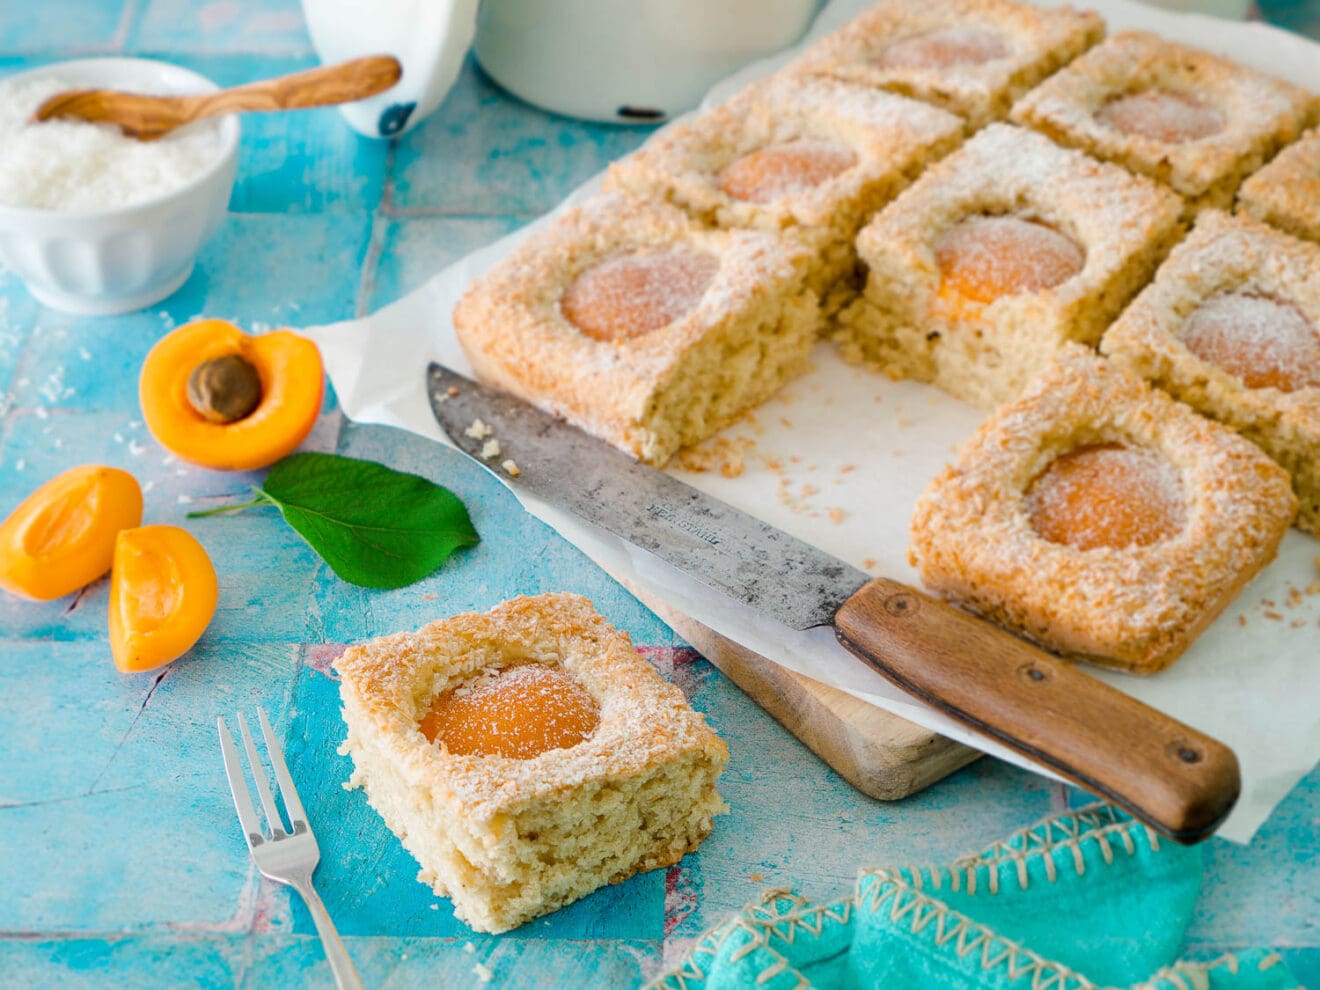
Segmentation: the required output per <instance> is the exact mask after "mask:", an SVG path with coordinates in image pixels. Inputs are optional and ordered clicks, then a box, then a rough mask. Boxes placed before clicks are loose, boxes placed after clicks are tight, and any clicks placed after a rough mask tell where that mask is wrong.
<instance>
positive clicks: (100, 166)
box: [0, 76, 222, 213]
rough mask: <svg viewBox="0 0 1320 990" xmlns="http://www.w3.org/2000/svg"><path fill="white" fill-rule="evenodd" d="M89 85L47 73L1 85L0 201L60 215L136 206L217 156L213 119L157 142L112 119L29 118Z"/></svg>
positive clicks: (176, 185)
mask: <svg viewBox="0 0 1320 990" xmlns="http://www.w3.org/2000/svg"><path fill="white" fill-rule="evenodd" d="M87 88H89V84H87V83H71V82H69V81H67V80H61V79H58V78H53V77H50V76H46V77H42V78H39V79H30V80H24V79H19V80H15V81H12V82H8V83H4V82H0V205H5V206H17V207H26V208H29V209H38V210H51V211H55V212H61V213H84V212H91V211H95V210H109V209H114V208H116V207H121V206H131V205H133V204H136V203H143V202H146V201H148V200H153V199H159V198H160V197H162V196H165V195H168V194H169V193H171V192H174V191H175V190H176V189H181V188H183V187H184V186H186V185H188V183H190V182H192V181H193V180H194V179H196V178H197V177H198V176H200V175H202V174H203V173H204V172H206V171H207V170H208V169H210V168H211V167H212V166H213V165H214V164H215V163H216V161H217V159H218V158H219V157H220V154H221V146H222V136H221V133H220V124H219V121H216V120H204V121H198V122H197V123H195V124H189V125H188V126H187V127H181V128H179V129H178V130H176V131H174V132H172V133H170V134H168V135H166V136H165V137H163V138H161V139H160V140H158V141H138V140H137V139H135V138H130V137H126V136H125V135H124V134H123V133H122V132H121V131H120V130H119V128H117V127H114V126H112V125H109V124H88V123H84V122H81V121H73V120H48V121H45V122H44V123H40V124H35V123H32V122H31V118H32V114H33V113H34V112H35V111H36V109H37V107H39V106H40V105H41V104H42V103H43V102H44V101H45V100H47V99H48V98H49V97H51V96H54V95H55V94H56V93H60V92H63V91H65V90H68V89H87ZM135 88H139V89H140V87H135Z"/></svg>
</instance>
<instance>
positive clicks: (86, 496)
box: [0, 464, 142, 601]
mask: <svg viewBox="0 0 1320 990" xmlns="http://www.w3.org/2000/svg"><path fill="white" fill-rule="evenodd" d="M140 522H142V489H141V488H139V487H138V483H137V479H136V478H134V477H133V476H132V475H131V474H129V473H128V472H127V471H120V470H119V469H118V468H112V467H102V466H101V465H99V464H84V465H83V466H81V467H76V468H72V469H71V470H68V471H65V472H64V473H63V474H60V475H57V476H56V477H54V478H52V479H51V480H50V481H48V482H46V483H45V484H44V485H42V486H41V487H40V488H38V489H37V490H36V491H34V492H33V493H32V494H31V495H29V496H28V497H27V498H26V499H24V500H23V502H22V503H21V504H20V505H19V506H18V508H17V509H15V510H14V511H13V512H12V513H11V514H10V516H9V518H8V519H6V520H5V521H4V522H3V523H0V588H4V589H5V590H6V591H10V592H13V593H14V594H16V595H21V596H23V597H24V598H32V599H36V600H37V601H49V600H50V599H52V598H59V597H61V596H63V595H67V594H69V593H70V592H72V591H77V590H78V589H79V588H81V587H83V586H84V585H87V584H91V583H92V582H93V581H95V580H96V579H97V578H99V577H100V576H101V575H102V574H105V573H106V572H107V571H108V570H110V563H111V561H112V560H113V558H114V553H115V535H116V534H117V533H118V532H119V531H120V530H121V529H128V528H130V527H133V526H136V525H138V523H140Z"/></svg>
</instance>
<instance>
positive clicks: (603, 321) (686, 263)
mask: <svg viewBox="0 0 1320 990" xmlns="http://www.w3.org/2000/svg"><path fill="white" fill-rule="evenodd" d="M718 270H719V260H718V259H717V258H715V257H714V256H713V255H710V254H707V253H705V252H698V251H691V250H687V249H673V250H669V251H637V252H625V253H619V254H614V255H611V256H610V257H607V258H605V259H604V260H603V261H600V262H597V263H596V264H595V265H593V266H591V267H590V268H588V269H587V270H586V271H585V272H583V273H582V274H581V275H579V276H578V277H577V279H576V280H575V281H574V282H573V284H572V285H570V286H569V287H568V289H567V291H565V292H564V297H563V301H562V303H561V306H562V307H563V311H564V316H565V317H567V318H568V320H569V322H571V323H572V324H573V325H574V326H576V327H577V328H578V329H579V330H581V331H582V332H583V333H585V334H586V335H587V336H589V337H593V338H595V339H596V340H623V339H628V338H630V337H640V336H642V335H644V334H648V333H650V332H651V331H652V330H659V329H660V328H661V327H666V326H668V325H669V324H671V323H673V322H674V321H675V320H678V319H680V318H681V317H683V316H685V315H687V313H688V312H690V311H691V310H692V309H693V308H695V307H696V305H697V304H698V303H699V302H700V301H701V297H702V296H703V295H705V293H706V289H707V288H708V287H709V286H710V283H711V281H712V280H713V279H714V278H715V273H716V272H717V271H718Z"/></svg>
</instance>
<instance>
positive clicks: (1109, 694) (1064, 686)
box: [834, 578, 1241, 842]
mask: <svg viewBox="0 0 1320 990" xmlns="http://www.w3.org/2000/svg"><path fill="white" fill-rule="evenodd" d="M834 625H835V631H836V633H837V635H838V637H839V641H840V642H841V643H842V644H843V645H844V646H845V647H847V649H849V650H850V651H851V652H853V653H854V654H856V655H857V656H858V657H860V658H861V659H862V660H865V661H866V662H867V663H868V664H870V665H871V666H872V667H874V668H875V669H876V670H877V671H879V672H880V673H881V674H883V675H884V676H885V677H887V678H888V679H889V680H891V681H893V682H894V683H895V684H897V685H898V686H899V687H901V688H903V689H904V690H905V691H908V692H909V693H911V694H914V695H916V696H918V697H920V698H921V699H923V700H924V701H927V702H929V703H930V704H931V705H934V706H935V707H937V708H939V709H940V710H942V711H944V712H945V713H946V714H948V715H949V716H951V717H952V718H955V719H957V720H958V721H960V722H963V723H965V724H967V725H970V726H972V727H973V728H975V729H977V730H978V731H982V732H986V733H988V734H990V735H992V736H994V737H995V738H997V739H998V740H999V741H1000V742H1002V743H1004V744H1005V745H1007V746H1009V747H1010V748H1012V749H1015V750H1017V751H1018V752H1019V753H1022V754H1023V755H1025V756H1028V757H1030V758H1031V759H1033V760H1036V761H1038V762H1040V763H1043V764H1045V765H1046V766H1048V767H1050V768H1051V769H1053V770H1055V771H1056V772H1057V773H1059V774H1060V775H1061V776H1063V777H1066V778H1067V779H1069V780H1071V781H1073V782H1074V783H1076V784H1078V785H1079V786H1081V787H1083V788H1085V789H1086V790H1088V791H1091V792H1092V793H1095V794H1098V795H1101V796H1103V797H1105V798H1107V799H1109V800H1111V801H1114V802H1115V803H1117V804H1119V805H1122V806H1123V807H1125V808H1127V809H1128V810H1130V811H1132V812H1133V813H1134V814H1135V815H1137V816H1138V817H1139V818H1142V819H1143V820H1145V821H1147V822H1149V823H1150V824H1151V825H1153V826H1154V827H1155V828H1157V829H1159V830H1160V831H1161V832H1164V833H1165V834H1166V835H1168V836H1170V837H1171V838H1173V839H1176V840H1178V841H1179V842H1196V841H1198V840H1200V839H1203V838H1205V837H1206V836H1207V835H1209V834H1210V833H1211V832H1213V831H1214V829H1215V827H1216V826H1218V825H1219V823H1220V822H1221V821H1223V819H1224V818H1225V816H1227V814H1228V812H1229V811H1230V810H1231V809H1232V807H1233V804H1234V802H1235V801H1236V800H1237V797H1238V792H1239V789H1240V787H1241V782H1240V778H1239V774H1238V763H1237V757H1236V756H1234V755H1233V751H1232V750H1230V749H1229V748H1228V747H1227V746H1225V745H1223V744H1222V743H1220V742H1218V741H1216V740H1214V739H1212V738H1210V737H1209V736H1207V735H1205V734H1204V733H1201V732H1198V731H1197V730H1196V729H1193V728H1191V727H1190V726H1187V725H1184V724H1183V723H1181V722H1179V721H1177V720H1176V719H1173V718H1170V717H1169V716H1167V715H1165V714H1163V713H1161V712H1158V711H1156V710H1155V709H1153V708H1151V707H1149V706H1148V705H1145V704H1143V703H1142V702H1140V701H1137V700H1136V699H1135V698H1132V697H1131V696H1129V695H1127V694H1124V693H1123V692H1122V691H1119V690H1117V689H1115V688H1112V687H1110V686H1109V685H1107V684H1105V683H1104V682H1103V681H1099V680H1097V679H1095V678H1094V677H1090V676H1088V675H1087V674H1086V673H1084V672H1083V671H1081V670H1077V669H1075V668H1074V667H1073V666H1072V664H1070V663H1069V662H1068V661H1065V660H1060V659H1058V658H1056V657H1052V656H1050V655H1049V654H1047V653H1044V652H1043V651H1041V650H1038V649H1036V648H1035V647H1033V646H1031V645H1029V644H1028V643H1025V642H1024V641H1022V640H1020V639H1018V638H1016V637H1014V636H1011V635H1009V634H1008V633H1006V632H1004V631H1002V630H1000V629H998V628H996V627H994V626H991V625H990V624H989V623H986V622H984V621H982V620H980V619H976V618H974V617H972V616H971V615H968V614H967V613H966V612H963V611H961V610H960V609H957V608H954V607H953V606H951V605H948V604H946V603H944V602H941V601H939V600H937V599H935V598H931V597H930V596H928V595H924V594H922V593H921V592H919V591H916V590H914V589H912V588H909V587H907V586H906V585H903V584H899V583H898V582H895V581H888V580H885V579H883V578H880V579H876V580H874V581H871V582H870V583H869V584H867V585H866V586H864V587H863V588H862V589H861V590H860V591H858V592H857V593H856V594H855V595H853V596H852V597H851V598H850V599H848V601H847V602H845V603H844V605H843V607H842V608H840V609H839V611H838V614H837V615H836V617H835V621H834Z"/></svg>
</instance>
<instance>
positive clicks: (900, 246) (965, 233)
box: [836, 124, 1182, 408]
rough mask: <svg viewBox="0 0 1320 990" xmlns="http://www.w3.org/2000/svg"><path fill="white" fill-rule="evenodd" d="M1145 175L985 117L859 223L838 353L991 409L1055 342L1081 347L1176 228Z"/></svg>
mask: <svg viewBox="0 0 1320 990" xmlns="http://www.w3.org/2000/svg"><path fill="white" fill-rule="evenodd" d="M1181 210H1182V203H1181V201H1180V200H1179V199H1178V197H1177V196H1176V195H1174V194H1173V193H1171V192H1169V190H1167V189H1165V188H1163V187H1161V186H1160V185H1158V184H1157V183H1155V182H1152V181H1151V180H1149V179H1145V178H1142V177H1140V176H1134V175H1131V174H1129V173H1128V172H1126V171H1124V170H1123V169H1121V168H1119V167H1118V166H1116V165H1109V164H1105V163H1102V162H1097V161H1096V160H1095V159H1093V158H1091V157H1089V156H1087V155H1084V154H1082V153H1081V152H1079V151H1073V150H1071V149H1066V148H1060V147H1059V146H1058V145H1056V144H1054V143H1053V142H1051V141H1050V140H1048V139H1047V138H1045V137H1043V136H1042V135H1040V134H1037V133H1035V132H1033V131H1028V130H1024V129H1022V128H1018V127H1012V126H1009V125H1007V124H991V125H990V126H989V127H987V128H986V129H985V130H983V131H981V132H980V133H978V134H977V135H976V136H975V137H973V138H972V139H971V140H970V141H968V142H967V143H966V144H964V145H963V146H962V147H961V148H959V149H958V150H957V151H955V152H954V153H953V154H951V155H950V156H949V157H947V158H945V159H943V160H942V161H939V162H936V163H935V164H934V165H932V166H931V167H930V168H929V169H927V170H926V172H925V174H923V175H922V176H921V178H919V179H918V180H917V181H916V182H914V183H913V184H912V185H911V186H909V187H908V188H907V190H905V191H904V192H903V193H901V194H900V195H899V197H898V198H897V199H895V200H894V202H892V203H890V204H889V206H887V207H885V209H883V210H882V211H881V212H880V213H879V214H878V215H877V216H876V218H875V219H874V220H872V221H871V223H870V224H868V225H867V226H866V227H864V228H863V229H862V232H861V234H860V235H858V239H857V253H858V256H859V257H860V259H861V261H862V263H863V265H865V266H866V268H867V278H866V285H865V288H864V291H863V295H862V297H861V298H860V299H859V300H858V301H857V302H856V303H854V304H853V305H852V306H850V307H849V308H848V309H846V310H845V311H844V312H843V313H842V314H840V318H839V328H838V331H837V333H836V338H837V339H838V340H839V342H840V343H841V344H842V346H843V350H844V356H845V357H847V358H848V359H849V360H854V361H864V362H867V363H871V364H876V365H878V366H879V367H880V368H881V369H882V370H884V371H885V372H887V373H888V374H890V375H891V376H892V377H894V378H915V379H917V380H919V381H926V382H933V383H934V384H936V385H938V386H939V387H941V388H943V389H944V390H945V391H947V392H949V393H950V394H952V395H954V396H957V397H958V398H960V399H964V400H965V401H968V402H971V403H973V404H975V405H979V406H982V407H987V408H992V407H993V406H995V405H996V404H998V403H999V402H1002V401H1004V400H1006V399H1009V398H1011V397H1013V396H1014V395H1016V394H1017V393H1018V392H1019V391H1021V389H1022V388H1023V387H1024V386H1025V385H1026V383H1027V382H1028V381H1029V380H1030V379H1031V377H1032V376H1033V375H1035V374H1036V373H1037V372H1038V371H1039V370H1040V369H1041V368H1043V367H1044V366H1045V365H1046V364H1048V363H1049V360H1050V357H1051V355H1052V354H1053V353H1054V352H1055V351H1056V350H1058V349H1059V347H1060V346H1062V345H1063V344H1064V343H1065V342H1067V341H1078V342H1081V343H1084V344H1088V345H1091V346H1094V345H1095V344H1097V343H1098V342H1099V340H1100V335H1101V333H1102V332H1103V330H1104V328H1105V327H1106V326H1108V325H1109V322H1110V321H1111V320H1112V319H1113V318H1114V317H1115V316H1117V315H1118V313H1119V311H1120V310H1121V309H1122V308H1123V306H1124V304H1126V303H1127V301H1128V300H1129V299H1130V298H1131V297H1132V296H1133V295H1135V294H1136V292H1137V290H1138V289H1140V288H1141V286H1142V285H1143V284H1145V282H1146V280H1147V279H1148V278H1149V277H1150V275H1151V273H1152V272H1153V271H1154V270H1155V266H1156V265H1157V264H1158V263H1159V260H1160V259H1161V258H1162V257H1163V256H1164V254H1165V253H1166V252H1167V251H1168V249H1169V247H1170V246H1171V245H1172V243H1173V242H1174V240H1176V239H1177V237H1178V236H1179V235H1180V234H1181V232H1182V227H1181V224H1180V220H1179V216H1180V214H1181Z"/></svg>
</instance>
